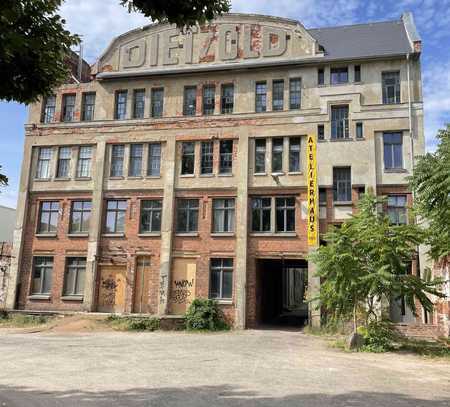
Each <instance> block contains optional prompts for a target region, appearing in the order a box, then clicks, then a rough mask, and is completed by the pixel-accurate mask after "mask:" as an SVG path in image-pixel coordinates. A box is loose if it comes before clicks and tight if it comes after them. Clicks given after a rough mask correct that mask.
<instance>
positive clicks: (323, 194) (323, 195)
mask: <svg viewBox="0 0 450 407" xmlns="http://www.w3.org/2000/svg"><path fill="white" fill-rule="evenodd" d="M319 205H320V206H327V190H326V189H325V188H319Z"/></svg>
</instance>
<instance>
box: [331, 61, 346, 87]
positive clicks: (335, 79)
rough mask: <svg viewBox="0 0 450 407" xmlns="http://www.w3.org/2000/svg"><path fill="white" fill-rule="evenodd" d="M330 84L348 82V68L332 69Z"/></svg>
mask: <svg viewBox="0 0 450 407" xmlns="http://www.w3.org/2000/svg"><path fill="white" fill-rule="evenodd" d="M330 76H331V78H330V82H331V84H332V85H337V84H339V83H347V82H348V67H346V66H344V67H341V68H331V70H330Z"/></svg>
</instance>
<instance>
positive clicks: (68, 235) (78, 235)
mask: <svg viewBox="0 0 450 407" xmlns="http://www.w3.org/2000/svg"><path fill="white" fill-rule="evenodd" d="M67 237H75V238H77V237H89V233H68V234H67Z"/></svg>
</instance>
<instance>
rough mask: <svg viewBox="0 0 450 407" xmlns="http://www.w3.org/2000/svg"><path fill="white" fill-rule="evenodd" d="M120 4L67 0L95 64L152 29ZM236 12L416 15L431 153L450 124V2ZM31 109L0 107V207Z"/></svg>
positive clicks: (65, 10)
mask: <svg viewBox="0 0 450 407" xmlns="http://www.w3.org/2000/svg"><path fill="white" fill-rule="evenodd" d="M119 3H120V1H119V0H66V1H65V3H64V5H63V6H62V8H61V14H62V15H63V17H64V18H65V19H66V21H67V28H68V29H69V30H70V31H72V32H75V33H77V34H80V35H81V36H82V38H83V41H84V44H85V57H86V59H87V60H88V61H89V62H90V63H92V62H95V60H96V58H97V57H98V56H99V55H100V53H101V52H102V51H103V50H104V49H105V48H106V47H107V46H108V44H109V42H110V41H111V40H112V38H113V37H114V36H116V35H119V34H121V33H123V32H125V31H127V30H130V29H132V28H136V27H139V26H142V25H145V24H148V23H149V20H148V19H146V18H145V17H144V16H142V15H140V14H136V13H134V14H128V12H127V11H126V9H125V8H123V7H122V6H120V5H119ZM232 11H234V12H245V13H260V14H269V15H274V16H280V17H289V18H293V19H297V20H299V21H300V22H302V23H303V25H304V26H305V27H306V28H315V27H326V26H335V25H345V24H356V23H365V22H373V21H383V20H397V19H399V18H400V15H401V14H402V13H403V12H404V11H412V12H413V13H414V17H415V21H416V25H417V27H418V30H419V33H420V35H421V36H422V40H423V54H422V67H423V87H424V102H425V134H426V138H427V148H428V149H429V150H432V149H433V148H434V146H435V134H436V132H437V130H438V129H439V128H442V127H443V126H444V124H445V123H449V122H450V0H397V1H392V0H391V1H388V0H377V1H373V0H264V1H262V0H232ZM26 110H27V109H26V106H23V105H19V104H14V103H5V102H0V165H1V166H2V167H3V173H5V174H6V175H7V176H8V177H9V179H10V182H9V186H8V187H6V188H2V190H1V191H0V205H5V206H10V207H15V206H16V201H17V189H18V184H19V177H20V164H21V159H22V149H23V139H24V130H23V125H24V123H25V122H26V120H27V111H26Z"/></svg>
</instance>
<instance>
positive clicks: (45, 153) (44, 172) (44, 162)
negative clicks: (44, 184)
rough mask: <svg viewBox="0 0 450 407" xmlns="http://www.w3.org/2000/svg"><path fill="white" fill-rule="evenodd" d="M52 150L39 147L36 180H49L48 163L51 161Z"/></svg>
mask: <svg viewBox="0 0 450 407" xmlns="http://www.w3.org/2000/svg"><path fill="white" fill-rule="evenodd" d="M52 154H53V148H51V147H40V148H39V156H38V162H37V169H36V178H38V179H48V178H50V163H51V160H52Z"/></svg>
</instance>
